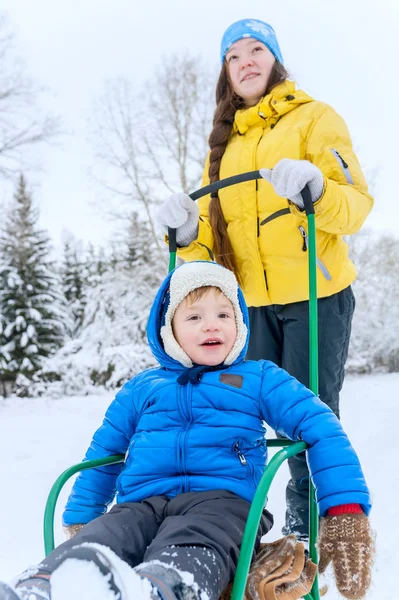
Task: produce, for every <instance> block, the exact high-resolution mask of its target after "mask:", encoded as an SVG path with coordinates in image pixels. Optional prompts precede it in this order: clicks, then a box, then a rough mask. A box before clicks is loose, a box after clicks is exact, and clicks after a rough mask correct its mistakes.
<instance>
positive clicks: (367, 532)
mask: <svg viewBox="0 0 399 600" xmlns="http://www.w3.org/2000/svg"><path fill="white" fill-rule="evenodd" d="M318 546H319V554H320V561H319V572H320V573H323V572H324V571H325V569H326V568H327V566H328V565H329V563H330V562H332V564H333V567H334V575H335V580H336V584H337V588H338V590H339V592H340V593H341V594H342V595H343V596H344V597H345V598H348V599H350V600H360V598H363V597H364V596H365V594H366V593H367V590H368V589H369V587H370V581H371V566H372V564H373V557H374V541H373V537H372V534H371V529H370V522H369V520H368V518H367V517H366V515H365V514H364V513H362V514H338V515H336V516H331V515H328V516H327V517H324V518H322V519H320V534H319V543H318Z"/></svg>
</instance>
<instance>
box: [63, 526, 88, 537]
mask: <svg viewBox="0 0 399 600" xmlns="http://www.w3.org/2000/svg"><path fill="white" fill-rule="evenodd" d="M82 527H84V524H82V523H75V525H65V526H64V532H65V534H66V536H67V540H70V539H71V538H73V536H74V535H76V534H77V533H79V531H80V530H81V529H82Z"/></svg>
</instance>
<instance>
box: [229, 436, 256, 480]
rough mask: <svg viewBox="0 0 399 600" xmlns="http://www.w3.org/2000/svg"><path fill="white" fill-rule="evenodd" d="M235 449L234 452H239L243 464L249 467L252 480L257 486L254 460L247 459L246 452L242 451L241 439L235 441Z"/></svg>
mask: <svg viewBox="0 0 399 600" xmlns="http://www.w3.org/2000/svg"><path fill="white" fill-rule="evenodd" d="M233 450H234V452H236V453H237V456H238V459H239V461H240V463H241V464H242V466H243V467H246V468H247V469H248V473H249V475H250V478H251V481H252V483H253V485H254V486H255V487H256V482H255V470H254V466H253V464H252V462H251V461H250V460H249V459H248V460H247V459H246V458H245V456H244V454H243V453H242V452H241V450H240V442H239V441H238V442H236V443H235V445H234V448H233Z"/></svg>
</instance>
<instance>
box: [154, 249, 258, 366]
mask: <svg viewBox="0 0 399 600" xmlns="http://www.w3.org/2000/svg"><path fill="white" fill-rule="evenodd" d="M213 265H214V266H213ZM180 269H181V271H179V270H180ZM222 270H223V271H222ZM213 271H214V273H213ZM224 272H225V273H226V278H225V277H224V275H223V273H224ZM175 274H176V275H175ZM174 275H175V277H174V279H173V280H172V282H171V279H172V277H173V276H174ZM220 275H222V277H220ZM182 276H183V277H182ZM222 279H226V280H230V282H231V280H233V281H234V282H235V286H236V287H235V289H234V292H233V294H235V297H232V296H231V290H230V289H228V288H227V289H226V284H225V282H222ZM182 280H183V281H184V286H185V287H184V290H182V289H181V288H182V284H181V282H182ZM187 280H188V281H189V283H188V284H187ZM176 283H177V285H176ZM204 285H212V286H215V287H219V289H221V291H222V292H223V293H225V295H226V296H227V297H228V298H229V299H230V300H231V301H232V304H233V308H234V312H235V315H236V323H237V340H236V343H235V345H234V347H233V349H232V351H231V352H230V354H229V355H228V356H227V357H226V362H225V364H226V366H227V365H229V366H230V365H232V364H237V363H239V362H241V361H243V360H244V358H245V355H246V353H247V348H248V340H249V318H248V309H247V305H246V303H245V300H244V295H243V293H242V291H241V289H240V288H239V286H238V285H237V284H236V280H235V278H234V276H233V275H232V273H231V271H228V270H227V269H224V267H221V266H220V265H218V264H217V263H212V262H210V261H194V262H191V263H185V264H183V265H180V266H179V267H176V269H174V270H173V271H171V272H170V273H169V274H168V275H167V276H166V278H165V279H164V281H163V283H162V284H161V286H160V288H159V290H158V293H157V295H156V296H155V299H154V302H153V304H152V307H151V311H150V316H149V319H148V324H147V338H148V343H149V345H150V348H151V351H152V353H153V355H154V357H155V358H156V359H157V361H158V362H159V364H160V365H161V366H163V367H165V368H168V369H174V370H181V369H184V368H187V367H192V366H193V365H192V363H191V361H190V359H189V357H187V355H186V354H185V352H184V351H183V349H182V348H180V346H179V345H178V344H177V342H176V340H175V339H174V336H173V333H172V329H171V320H172V318H173V314H174V311H175V310H176V308H177V306H178V304H180V302H181V300H182V299H183V298H184V297H186V296H187V294H188V293H189V292H190V291H192V290H194V289H197V288H199V287H203V286H204ZM171 288H172V291H173V298H172V299H171V293H170V291H171ZM238 311H239V314H238V315H237V312H238ZM171 338H173V339H172V340H171ZM171 341H172V344H171ZM165 346H166V347H167V350H168V351H166V350H165ZM176 346H177V350H176ZM179 349H180V351H181V352H179ZM229 358H230V361H229V360H228V359H229ZM187 361H189V362H187Z"/></svg>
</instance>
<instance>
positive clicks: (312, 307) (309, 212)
mask: <svg viewBox="0 0 399 600" xmlns="http://www.w3.org/2000/svg"><path fill="white" fill-rule="evenodd" d="M255 179H261V175H260V172H259V171H249V172H248V173H242V174H240V175H235V176H233V177H228V178H226V179H221V180H219V181H217V182H215V183H212V184H210V185H207V186H205V187H203V188H201V189H199V190H197V191H196V192H193V193H192V194H190V198H191V199H192V200H197V199H198V198H201V197H202V196H205V195H207V194H211V193H213V192H217V191H218V190H220V189H222V188H225V187H229V186H231V185H235V184H237V183H241V182H244V181H251V180H255ZM302 199H303V202H304V206H305V212H306V217H307V222H308V265H309V268H308V271H309V349H310V365H309V371H310V385H309V387H310V389H311V390H312V392H313V393H314V394H316V396H317V395H318V332H317V277H316V227H315V220H314V207H313V203H312V200H311V196H310V192H309V189H308V187H307V186H306V187H305V188H304V189H303V191H302ZM168 238H169V253H170V254H169V256H170V258H169V271H171V270H172V269H174V267H175V265H176V251H177V245H176V230H175V229H169V232H168ZM267 446H268V448H270V447H280V448H281V450H279V451H278V452H277V453H276V454H275V455H274V456H273V457H272V458H271V459H270V461H269V463H268V465H267V467H266V468H265V471H264V473H263V475H262V478H261V480H260V482H259V485H258V487H257V490H256V492H255V496H254V498H253V500H252V504H251V508H250V510H249V513H248V519H247V523H246V526H245V530H244V536H243V540H242V545H241V550H240V556H239V560H238V564H237V571H236V575H235V578H234V583H233V590H232V594H231V600H243V598H244V593H245V586H246V582H247V577H248V573H249V569H250V566H251V561H252V556H253V552H254V545H255V539H256V532H257V530H258V527H259V523H260V519H261V516H262V511H263V508H264V506H265V501H266V498H267V495H268V492H269V489H270V486H271V483H272V481H273V479H274V476H275V475H276V473H277V471H278V469H279V467H280V466H281V465H282V463H283V462H284V461H285V460H286V459H288V458H290V457H291V456H295V455H296V454H299V453H300V452H303V451H304V450H306V447H307V446H306V443H305V442H292V441H290V440H280V439H271V440H267ZM124 461H125V456H124V455H122V454H119V455H115V456H107V457H105V458H98V459H95V460H87V461H83V462H81V463H78V464H76V465H73V466H72V467H69V469H66V470H65V471H64V472H63V473H62V474H61V475H60V476H59V477H58V479H57V480H56V481H55V483H54V485H53V486H52V488H51V490H50V493H49V495H48V499H47V503H46V507H45V512H44V522H43V533H44V551H45V554H46V556H47V555H48V554H49V553H50V552H52V551H53V550H54V515H55V508H56V503H57V499H58V496H59V494H60V492H61V489H62V487H63V486H64V484H65V483H66V481H68V479H69V478H70V477H72V476H73V475H75V474H76V473H78V472H79V471H83V470H85V469H91V468H93V467H99V466H104V465H110V464H116V463H121V462H124ZM309 487H310V493H309V557H310V559H311V560H312V561H313V562H314V563H315V564H318V553H317V547H316V544H317V538H318V528H319V515H318V510H317V503H316V495H315V490H314V488H313V485H312V482H311V481H309ZM303 598H304V600H320V592H319V584H318V576H317V573H316V577H315V580H314V583H313V586H312V590H311V592H310V593H309V594H306V595H305V596H304V597H303Z"/></svg>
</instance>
